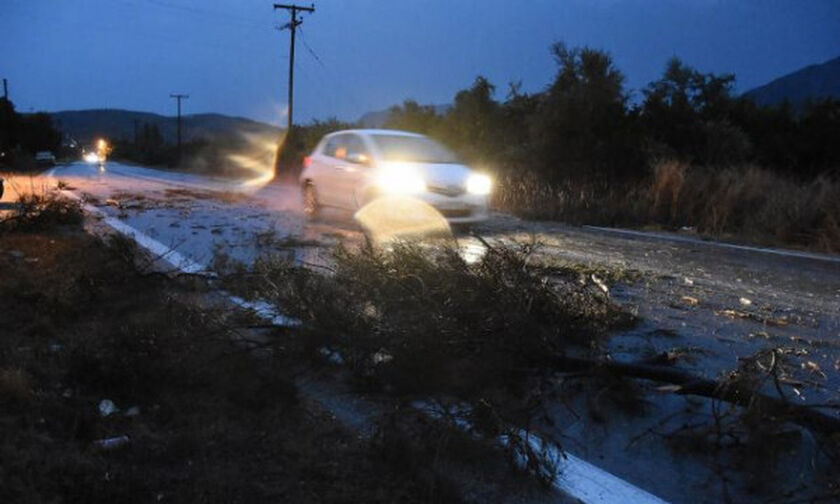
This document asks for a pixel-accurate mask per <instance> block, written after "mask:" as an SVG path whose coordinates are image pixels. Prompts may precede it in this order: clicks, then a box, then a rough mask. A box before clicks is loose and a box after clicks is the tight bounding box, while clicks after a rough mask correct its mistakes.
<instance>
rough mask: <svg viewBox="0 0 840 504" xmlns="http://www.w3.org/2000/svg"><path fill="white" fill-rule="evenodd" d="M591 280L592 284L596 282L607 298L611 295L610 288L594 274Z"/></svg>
mask: <svg viewBox="0 0 840 504" xmlns="http://www.w3.org/2000/svg"><path fill="white" fill-rule="evenodd" d="M590 278H591V279H592V282H594V283H595V285H597V286H598V288H599V289H601V290H602V291H603V292H604V294H606V295H607V296H609V295H610V288H609V287H607V284H606V283H605V282H604V281H603V280H601V279H600V278H598V277H597V276H595V274H594V273H593V274H592V275H591V276H590Z"/></svg>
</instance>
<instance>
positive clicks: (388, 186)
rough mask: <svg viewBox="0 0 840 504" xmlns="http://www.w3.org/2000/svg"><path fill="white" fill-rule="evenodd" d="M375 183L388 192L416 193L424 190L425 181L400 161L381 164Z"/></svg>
mask: <svg viewBox="0 0 840 504" xmlns="http://www.w3.org/2000/svg"><path fill="white" fill-rule="evenodd" d="M376 183H377V185H378V186H379V188H380V189H382V191H384V192H386V193H388V194H417V193H421V192H423V191H425V190H426V181H425V180H423V177H421V176H420V174H418V173H417V172H416V171H415V170H414V169H412V167H410V166H406V165H404V164H402V163H392V164H388V165H386V166H383V167H382V169H381V171H380V173H379V177H378V178H377V180H376Z"/></svg>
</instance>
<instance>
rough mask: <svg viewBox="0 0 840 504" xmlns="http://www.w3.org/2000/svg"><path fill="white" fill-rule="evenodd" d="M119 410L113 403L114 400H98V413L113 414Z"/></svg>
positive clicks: (103, 414)
mask: <svg viewBox="0 0 840 504" xmlns="http://www.w3.org/2000/svg"><path fill="white" fill-rule="evenodd" d="M119 410H120V409H119V408H117V405H116V404H114V401H112V400H110V399H102V400H101V401H99V414H100V415H102V416H104V417H106V416H109V415H113V414H114V413H116V412H118V411H119Z"/></svg>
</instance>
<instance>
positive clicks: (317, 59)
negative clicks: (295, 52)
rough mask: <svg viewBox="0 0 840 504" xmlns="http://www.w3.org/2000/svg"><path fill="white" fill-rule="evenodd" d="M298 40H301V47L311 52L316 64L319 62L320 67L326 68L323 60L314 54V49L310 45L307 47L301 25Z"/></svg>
mask: <svg viewBox="0 0 840 504" xmlns="http://www.w3.org/2000/svg"><path fill="white" fill-rule="evenodd" d="M300 41H301V42H303V47H305V48H306V50H307V51H309V54H311V55H312V57H313V58H315V61H317V62H318V64H320V65H321V66H322V67H324V69H326V68H327V65H325V64H324V62H323V61H321V58H319V57H318V55H317V54H315V50H313V49H312V48H311V47H309V43H308V42H307V41H306V37H305V36H304V34H303V27H302V26H301V27H300Z"/></svg>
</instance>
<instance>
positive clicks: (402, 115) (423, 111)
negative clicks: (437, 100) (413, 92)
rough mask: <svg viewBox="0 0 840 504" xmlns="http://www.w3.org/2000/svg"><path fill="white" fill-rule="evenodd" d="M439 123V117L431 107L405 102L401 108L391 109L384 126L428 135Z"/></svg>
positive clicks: (394, 107) (412, 101)
mask: <svg viewBox="0 0 840 504" xmlns="http://www.w3.org/2000/svg"><path fill="white" fill-rule="evenodd" d="M440 121H441V117H440V116H439V115H438V114H437V112H435V108H434V107H432V106H431V105H420V104H419V103H417V102H416V101H414V100H405V101H404V102H403V104H402V106H399V105H397V106H393V107H391V109H390V110H389V111H388V118H387V119H386V120H385V126H386V127H388V128H393V129H399V130H405V131H413V132H415V133H422V134H424V135H429V134H432V133H433V132H434V131H436V130H437V128H438V127H439V125H440Z"/></svg>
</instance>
